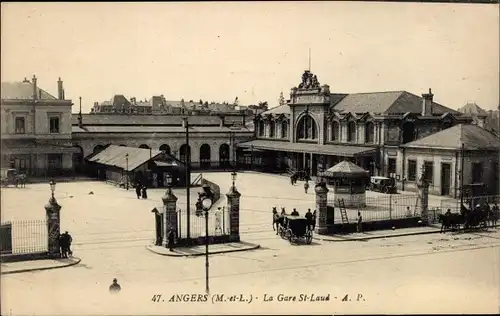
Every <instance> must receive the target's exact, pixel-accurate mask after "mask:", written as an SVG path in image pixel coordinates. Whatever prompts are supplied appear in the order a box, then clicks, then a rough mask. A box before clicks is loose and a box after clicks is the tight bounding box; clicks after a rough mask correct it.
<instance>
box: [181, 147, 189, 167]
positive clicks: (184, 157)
mask: <svg viewBox="0 0 500 316" xmlns="http://www.w3.org/2000/svg"><path fill="white" fill-rule="evenodd" d="M179 160H180V161H182V162H183V163H185V164H187V163H191V147H189V146H188V145H186V144H184V145H182V146H181V148H179Z"/></svg>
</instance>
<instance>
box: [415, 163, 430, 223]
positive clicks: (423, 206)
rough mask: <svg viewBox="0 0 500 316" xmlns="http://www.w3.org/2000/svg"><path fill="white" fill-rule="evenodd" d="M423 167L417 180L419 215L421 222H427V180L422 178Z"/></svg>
mask: <svg viewBox="0 0 500 316" xmlns="http://www.w3.org/2000/svg"><path fill="white" fill-rule="evenodd" d="M424 172H425V171H424V167H423V166H422V175H421V176H420V179H419V180H418V182H417V187H418V199H420V201H419V205H420V216H421V217H422V222H424V223H425V224H426V225H427V224H429V182H428V181H427V180H426V179H425V178H424Z"/></svg>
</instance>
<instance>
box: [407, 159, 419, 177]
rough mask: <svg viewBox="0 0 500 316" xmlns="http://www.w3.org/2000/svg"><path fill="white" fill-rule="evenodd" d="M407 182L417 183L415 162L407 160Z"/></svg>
mask: <svg viewBox="0 0 500 316" xmlns="http://www.w3.org/2000/svg"><path fill="white" fill-rule="evenodd" d="M408 181H417V161H416V160H408Z"/></svg>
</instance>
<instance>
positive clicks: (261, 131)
mask: <svg viewBox="0 0 500 316" xmlns="http://www.w3.org/2000/svg"><path fill="white" fill-rule="evenodd" d="M264 132H265V125H264V121H259V136H260V137H263V136H264Z"/></svg>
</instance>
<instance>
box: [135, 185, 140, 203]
mask: <svg viewBox="0 0 500 316" xmlns="http://www.w3.org/2000/svg"><path fill="white" fill-rule="evenodd" d="M135 194H137V198H138V199H140V198H141V183H140V182H139V181H138V182H137V183H136V184H135Z"/></svg>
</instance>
